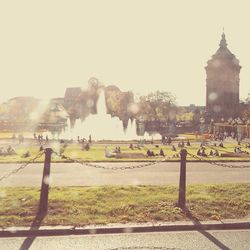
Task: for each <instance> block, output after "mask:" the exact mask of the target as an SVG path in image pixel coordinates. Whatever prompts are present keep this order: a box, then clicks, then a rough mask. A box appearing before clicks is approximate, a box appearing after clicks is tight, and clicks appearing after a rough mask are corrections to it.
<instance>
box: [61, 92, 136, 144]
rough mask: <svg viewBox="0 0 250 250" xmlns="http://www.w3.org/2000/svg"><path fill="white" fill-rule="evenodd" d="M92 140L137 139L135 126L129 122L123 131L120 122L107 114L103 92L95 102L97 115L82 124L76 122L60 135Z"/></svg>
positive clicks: (65, 137) (90, 116)
mask: <svg viewBox="0 0 250 250" xmlns="http://www.w3.org/2000/svg"><path fill="white" fill-rule="evenodd" d="M89 135H91V137H92V139H93V140H132V139H138V136H137V135H136V124H135V122H132V121H131V120H129V122H128V127H127V130H126V131H124V129H123V126H122V122H121V121H120V119H119V118H118V117H111V115H109V114H107V107H106V102H105V94H104V91H102V92H101V93H100V96H99V99H98V101H97V114H90V115H89V116H88V117H87V118H86V119H85V120H84V121H83V122H81V121H80V119H78V120H76V122H75V126H74V128H70V126H69V121H68V127H67V129H66V130H65V132H63V133H62V134H61V135H60V138H64V139H77V137H78V136H79V137H80V138H81V139H82V138H86V139H88V138H89Z"/></svg>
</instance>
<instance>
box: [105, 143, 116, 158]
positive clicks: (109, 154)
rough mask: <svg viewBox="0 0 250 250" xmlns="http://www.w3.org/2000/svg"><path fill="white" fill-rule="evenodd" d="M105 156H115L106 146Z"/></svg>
mask: <svg viewBox="0 0 250 250" xmlns="http://www.w3.org/2000/svg"><path fill="white" fill-rule="evenodd" d="M105 157H106V158H114V157H116V153H114V152H112V151H109V150H108V147H107V146H106V147H105Z"/></svg>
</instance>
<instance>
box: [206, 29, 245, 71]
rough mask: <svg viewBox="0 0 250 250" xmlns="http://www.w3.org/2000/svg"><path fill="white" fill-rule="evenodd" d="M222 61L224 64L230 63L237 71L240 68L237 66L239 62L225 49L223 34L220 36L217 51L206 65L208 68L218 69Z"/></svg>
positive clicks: (225, 43)
mask: <svg viewBox="0 0 250 250" xmlns="http://www.w3.org/2000/svg"><path fill="white" fill-rule="evenodd" d="M222 61H223V62H224V63H225V62H227V63H230V64H231V65H232V66H235V67H237V68H239V69H240V68H241V66H240V65H239V60H238V59H237V58H236V57H235V55H234V54H233V53H232V52H231V51H230V50H229V49H228V47H227V41H226V36H225V33H224V32H223V33H222V35H221V41H220V44H219V48H218V50H217V51H216V53H215V54H214V55H213V56H212V59H210V60H209V61H208V62H207V64H208V66H211V67H218V66H220V65H221V62H222Z"/></svg>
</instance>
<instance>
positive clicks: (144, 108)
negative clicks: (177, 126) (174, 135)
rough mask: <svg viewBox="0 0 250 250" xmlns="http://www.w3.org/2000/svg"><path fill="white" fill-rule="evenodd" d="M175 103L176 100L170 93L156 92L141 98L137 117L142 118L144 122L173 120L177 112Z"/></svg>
mask: <svg viewBox="0 0 250 250" xmlns="http://www.w3.org/2000/svg"><path fill="white" fill-rule="evenodd" d="M175 101H176V98H175V97H174V96H173V95H172V94H171V93H170V92H161V91H156V92H153V93H150V94H148V95H146V96H141V97H140V101H139V113H138V115H139V116H142V117H143V119H144V120H146V121H152V120H161V121H167V120H175V117H176V114H177V112H178V109H177V107H176V105H175Z"/></svg>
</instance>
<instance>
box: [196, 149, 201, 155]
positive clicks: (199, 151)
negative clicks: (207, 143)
mask: <svg viewBox="0 0 250 250" xmlns="http://www.w3.org/2000/svg"><path fill="white" fill-rule="evenodd" d="M196 154H197V155H199V156H200V155H201V149H200V148H199V149H198V151H197V153H196Z"/></svg>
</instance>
